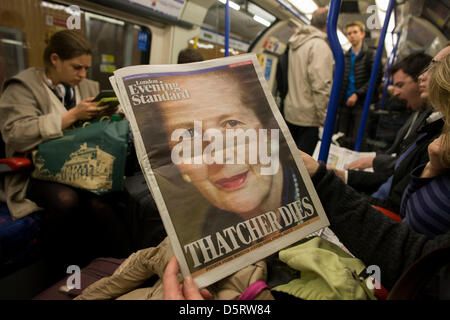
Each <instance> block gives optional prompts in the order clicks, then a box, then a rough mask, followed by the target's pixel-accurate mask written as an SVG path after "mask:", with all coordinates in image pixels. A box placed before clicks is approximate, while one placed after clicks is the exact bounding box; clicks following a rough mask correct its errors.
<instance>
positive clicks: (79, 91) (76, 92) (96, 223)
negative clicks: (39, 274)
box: [0, 30, 128, 272]
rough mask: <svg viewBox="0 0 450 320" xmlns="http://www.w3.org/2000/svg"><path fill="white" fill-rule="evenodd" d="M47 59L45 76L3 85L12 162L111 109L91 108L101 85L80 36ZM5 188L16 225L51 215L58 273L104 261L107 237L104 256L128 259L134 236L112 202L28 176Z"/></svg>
mask: <svg viewBox="0 0 450 320" xmlns="http://www.w3.org/2000/svg"><path fill="white" fill-rule="evenodd" d="M43 58H44V65H45V68H44V69H40V68H36V67H32V68H29V69H27V70H24V71H22V72H20V73H19V74H17V75H16V76H14V77H13V78H11V79H10V80H8V81H6V82H5V85H4V88H3V90H4V91H3V93H2V96H1V98H0V129H1V133H2V137H3V140H4V142H5V145H6V156H7V157H30V156H31V152H32V151H33V150H34V149H35V148H36V147H37V146H38V145H39V144H41V143H42V142H44V141H47V140H51V139H56V138H60V137H62V136H63V130H65V129H67V128H69V127H70V126H71V125H73V124H74V123H76V122H77V121H79V120H90V119H92V118H95V117H96V116H98V115H99V114H101V112H103V111H104V110H105V109H107V108H108V106H107V105H106V106H103V107H98V106H97V102H94V101H93V100H94V97H95V96H96V95H97V94H98V92H99V85H98V83H97V82H94V81H91V80H88V79H86V72H87V70H88V68H89V67H90V66H91V59H92V49H91V46H90V43H89V42H88V41H87V40H86V39H85V38H84V37H83V36H82V35H81V34H80V33H79V32H78V31H73V30H64V31H60V32H57V33H55V34H54V35H53V36H52V37H51V38H50V40H49V43H48V45H47V47H46V49H45V51H44V55H43ZM3 188H4V190H3V191H4V193H5V195H6V199H3V200H5V201H6V202H7V205H8V207H9V210H10V212H11V215H12V217H13V218H14V219H20V218H22V217H24V216H27V215H29V214H31V213H33V212H36V211H41V210H43V209H44V210H45V211H44V212H45V217H46V218H45V219H44V223H43V224H42V229H43V230H42V235H43V237H44V239H43V240H48V241H47V242H48V243H47V242H45V241H44V243H45V246H46V248H47V249H48V253H49V255H50V256H51V257H56V256H58V260H59V261H61V262H62V261H63V260H66V259H64V258H67V260H66V261H64V264H66V265H65V267H64V268H63V267H61V269H59V270H58V271H61V272H65V268H67V264H68V265H70V264H82V262H88V261H89V260H90V259H91V258H93V257H94V255H97V254H99V253H95V250H94V252H92V251H93V250H91V249H94V248H96V247H97V246H98V245H99V243H100V241H99V240H98V239H101V238H105V237H106V239H107V240H106V241H105V243H106V244H108V245H109V246H110V247H111V248H114V249H113V250H109V251H106V252H100V254H101V253H103V254H110V255H113V256H114V255H121V254H122V253H123V254H126V253H127V252H122V251H126V246H127V243H128V235H127V234H125V232H124V231H125V230H123V227H122V225H123V224H122V223H121V222H120V221H119V220H118V219H117V217H116V216H115V213H114V211H113V207H112V206H111V204H110V203H111V202H110V201H109V199H105V198H102V197H99V196H96V195H94V194H92V193H89V192H86V191H82V190H79V189H74V188H71V187H69V186H66V185H62V184H59V183H55V182H50V181H42V180H36V179H32V178H31V176H30V172H28V171H27V172H18V173H13V174H9V175H7V176H5V177H4V184H3ZM90 234H92V235H95V236H92V237H91V236H89V235H90ZM84 240H85V241H84ZM115 240H117V241H115ZM83 242H86V245H85V246H84V245H83ZM90 252H92V255H90V254H89V253H90Z"/></svg>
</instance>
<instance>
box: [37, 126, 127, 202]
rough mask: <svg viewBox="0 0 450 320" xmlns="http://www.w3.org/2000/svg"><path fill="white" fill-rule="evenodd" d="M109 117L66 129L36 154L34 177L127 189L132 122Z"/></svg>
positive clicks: (101, 189) (102, 190)
mask: <svg viewBox="0 0 450 320" xmlns="http://www.w3.org/2000/svg"><path fill="white" fill-rule="evenodd" d="M115 119H116V118H113V119H107V120H103V121H98V122H94V123H91V124H88V125H86V126H84V127H79V128H75V129H72V130H66V131H64V132H63V133H64V136H63V137H61V138H59V139H54V140H49V141H46V142H43V143H41V144H40V145H39V147H38V149H37V150H35V151H34V152H33V154H32V157H33V163H34V171H33V172H32V177H33V178H36V179H41V180H49V181H54V182H58V183H62V184H66V185H69V186H72V187H75V188H80V189H85V190H89V191H91V192H94V193H96V194H99V195H101V194H105V193H108V192H111V191H120V190H122V189H123V184H124V175H125V163H126V157H127V148H128V134H129V132H130V125H129V122H128V120H126V119H123V120H118V121H117V120H115Z"/></svg>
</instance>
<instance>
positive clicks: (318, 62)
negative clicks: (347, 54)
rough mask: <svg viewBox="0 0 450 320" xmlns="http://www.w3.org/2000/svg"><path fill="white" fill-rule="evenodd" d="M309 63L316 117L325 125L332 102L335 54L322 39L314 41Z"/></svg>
mask: <svg viewBox="0 0 450 320" xmlns="http://www.w3.org/2000/svg"><path fill="white" fill-rule="evenodd" d="M308 62H309V63H308V66H307V67H308V77H309V79H310V84H311V90H312V97H313V100H314V106H315V107H316V116H317V119H319V122H320V123H321V124H323V123H324V122H325V118H326V115H327V110H328V101H329V100H330V93H331V86H332V83H333V68H334V59H333V53H332V52H331V50H330V48H329V46H328V44H327V43H326V42H325V41H323V40H321V39H317V40H315V41H314V43H313V44H312V46H311V50H310V57H309V61H308Z"/></svg>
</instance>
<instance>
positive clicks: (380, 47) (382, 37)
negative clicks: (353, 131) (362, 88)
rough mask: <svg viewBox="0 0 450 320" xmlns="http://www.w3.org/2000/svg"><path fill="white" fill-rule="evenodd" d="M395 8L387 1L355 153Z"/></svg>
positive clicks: (362, 132)
mask: <svg viewBox="0 0 450 320" xmlns="http://www.w3.org/2000/svg"><path fill="white" fill-rule="evenodd" d="M394 6H395V0H389V5H388V8H387V10H386V17H385V18H384V24H383V29H382V30H381V35H380V39H379V40H378V47H377V52H376V55H375V62H374V63H373V67H372V73H371V75H370V82H369V88H368V89H367V94H366V99H365V100H364V109H363V113H362V116H361V122H360V124H359V130H358V136H357V137H356V143H355V151H359V150H360V149H361V142H362V139H363V136H364V130H365V126H366V120H367V115H368V114H369V108H370V102H371V101H372V97H373V93H374V90H375V85H376V81H377V76H378V69H379V67H380V63H381V57H382V56H383V49H384V40H385V38H386V32H387V28H388V25H389V20H390V19H391V13H392V10H393V9H394Z"/></svg>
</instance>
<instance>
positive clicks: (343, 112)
mask: <svg viewBox="0 0 450 320" xmlns="http://www.w3.org/2000/svg"><path fill="white" fill-rule="evenodd" d="M362 112H363V106H361V105H355V106H354V107H351V108H350V107H347V106H346V105H342V106H339V122H338V131H339V132H342V133H343V134H344V135H345V136H346V137H348V138H352V139H353V141H355V140H356V137H357V136H358V130H359V124H360V122H361V117H362Z"/></svg>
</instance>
